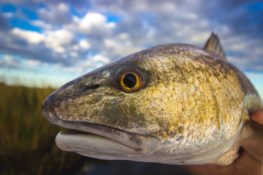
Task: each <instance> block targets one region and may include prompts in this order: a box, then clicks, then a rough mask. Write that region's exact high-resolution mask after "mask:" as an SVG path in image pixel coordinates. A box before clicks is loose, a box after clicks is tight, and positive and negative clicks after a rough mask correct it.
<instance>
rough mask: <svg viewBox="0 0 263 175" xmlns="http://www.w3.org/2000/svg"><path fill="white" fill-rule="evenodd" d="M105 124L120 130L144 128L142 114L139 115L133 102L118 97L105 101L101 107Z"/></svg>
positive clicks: (144, 122) (144, 123)
mask: <svg viewBox="0 0 263 175" xmlns="http://www.w3.org/2000/svg"><path fill="white" fill-rule="evenodd" d="M103 106H104V107H103V109H102V111H103V114H102V115H103V116H105V118H104V119H105V124H107V125H110V126H113V127H117V128H120V129H125V130H127V129H132V130H135V129H138V128H143V127H145V126H146V121H145V119H144V116H143V114H142V113H139V112H138V110H137V107H136V104H135V103H134V101H133V100H131V99H127V98H123V97H118V98H115V99H112V100H108V101H105V103H104V105H103Z"/></svg>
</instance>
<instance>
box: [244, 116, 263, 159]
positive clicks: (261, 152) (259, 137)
mask: <svg viewBox="0 0 263 175" xmlns="http://www.w3.org/2000/svg"><path fill="white" fill-rule="evenodd" d="M262 145H263V126H262V125H260V124H258V123H256V122H254V121H247V122H246V125H245V127H244V128H243V131H242V134H241V147H243V149H245V150H246V151H247V152H248V153H249V154H250V155H252V156H253V157H254V158H256V159H257V160H259V161H260V162H261V163H263V149H262Z"/></svg>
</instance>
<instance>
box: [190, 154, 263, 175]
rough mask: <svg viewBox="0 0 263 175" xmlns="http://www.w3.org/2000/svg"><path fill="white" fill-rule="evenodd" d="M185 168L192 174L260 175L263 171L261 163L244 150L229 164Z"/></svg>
mask: <svg viewBox="0 0 263 175" xmlns="http://www.w3.org/2000/svg"><path fill="white" fill-rule="evenodd" d="M185 168H186V169H187V170H188V171H189V172H190V173H191V174H193V175H233V174H238V175H250V174H253V175H262V173H263V169H262V165H261V163H260V162H259V161H257V160H256V159H254V158H253V157H252V156H250V155H249V154H248V153H246V152H244V153H243V154H242V155H241V156H240V158H238V159H237V160H236V161H235V162H234V163H233V164H231V165H229V166H219V165H187V166H185Z"/></svg>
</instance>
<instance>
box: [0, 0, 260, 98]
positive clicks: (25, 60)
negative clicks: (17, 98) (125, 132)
mask: <svg viewBox="0 0 263 175" xmlns="http://www.w3.org/2000/svg"><path fill="white" fill-rule="evenodd" d="M212 31H213V32H216V33H217V34H218V35H219V37H220V39H221V43H222V45H223V48H224V50H225V52H226V55H227V58H228V60H229V61H230V62H231V63H233V64H234V65H236V66H237V67H238V68H239V69H241V70H242V71H243V72H245V74H246V75H247V76H248V77H249V78H250V79H251V81H252V82H253V84H254V85H255V86H256V88H257V89H258V91H259V93H260V94H261V96H262V97H263V32H262V31H263V1H256V0H250V1H246V0H228V1H220V0H213V1H206V0H176V1H171V0H144V1H142V0H132V1H131V0H126V1H125V0H115V1H110V0H90V1H84V0H78V1H69V0H64V1H58V0H28V1H19V0H0V39H1V40H0V80H1V81H5V82H6V83H9V84H13V83H17V82H19V83H20V84H24V85H27V86H47V85H50V86H55V87H58V86H61V85H63V84H64V83H66V82H67V81H69V80H71V79H73V78H75V77H77V76H79V75H82V74H84V73H87V72H89V71H91V70H93V69H95V68H97V67H100V66H102V65H105V64H107V63H109V62H111V61H113V60H116V59H119V58H121V57H123V56H126V55H128V54H131V53H134V52H136V51H139V50H142V49H145V48H149V47H152V46H156V45H159V44H166V43H187V44H192V45H196V46H198V47H203V45H204V43H205V41H206V39H207V38H208V37H209V35H210V33H211V32H212Z"/></svg>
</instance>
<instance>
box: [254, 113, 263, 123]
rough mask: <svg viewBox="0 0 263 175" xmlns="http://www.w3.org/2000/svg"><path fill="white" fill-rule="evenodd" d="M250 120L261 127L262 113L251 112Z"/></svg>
mask: <svg viewBox="0 0 263 175" xmlns="http://www.w3.org/2000/svg"><path fill="white" fill-rule="evenodd" d="M251 119H252V120H254V121H255V122H257V123H259V124H261V125H263V111H258V112H253V113H252V115H251Z"/></svg>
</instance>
